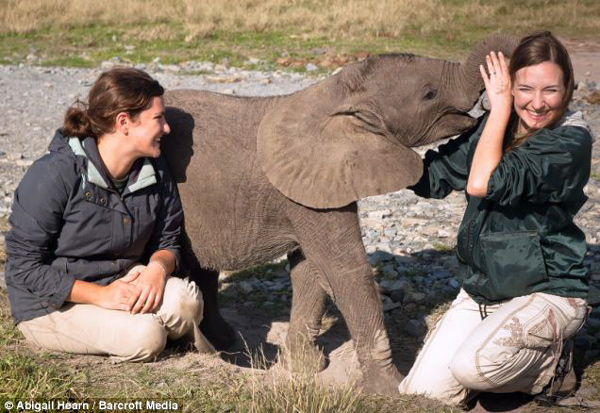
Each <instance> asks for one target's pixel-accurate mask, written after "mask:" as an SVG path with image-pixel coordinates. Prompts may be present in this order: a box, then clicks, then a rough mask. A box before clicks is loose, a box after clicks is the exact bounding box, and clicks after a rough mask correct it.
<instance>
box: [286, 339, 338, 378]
mask: <svg viewBox="0 0 600 413" xmlns="http://www.w3.org/2000/svg"><path fill="white" fill-rule="evenodd" d="M281 363H282V365H283V366H284V367H285V368H286V369H288V370H290V371H293V372H299V373H305V372H309V373H318V372H320V371H323V370H325V368H326V367H327V364H328V361H327V357H325V355H324V354H323V351H322V350H321V349H320V348H319V347H318V346H317V345H315V343H314V341H313V340H308V339H305V338H303V337H299V338H297V339H294V340H290V339H288V340H286V346H285V348H284V349H283V351H282V352H281Z"/></svg>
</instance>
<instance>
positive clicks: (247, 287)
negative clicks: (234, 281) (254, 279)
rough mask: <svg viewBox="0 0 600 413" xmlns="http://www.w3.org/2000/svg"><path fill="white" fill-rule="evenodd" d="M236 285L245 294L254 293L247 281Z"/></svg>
mask: <svg viewBox="0 0 600 413" xmlns="http://www.w3.org/2000/svg"><path fill="white" fill-rule="evenodd" d="M238 285H239V286H240V288H241V289H242V291H243V292H244V293H246V294H250V293H251V292H252V291H254V287H252V284H250V283H249V282H248V281H240V282H239V284H238Z"/></svg>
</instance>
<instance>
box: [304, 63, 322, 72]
mask: <svg viewBox="0 0 600 413" xmlns="http://www.w3.org/2000/svg"><path fill="white" fill-rule="evenodd" d="M304 68H305V69H306V71H307V72H314V71H315V70H319V66H317V65H316V64H314V63H307V64H306V66H304Z"/></svg>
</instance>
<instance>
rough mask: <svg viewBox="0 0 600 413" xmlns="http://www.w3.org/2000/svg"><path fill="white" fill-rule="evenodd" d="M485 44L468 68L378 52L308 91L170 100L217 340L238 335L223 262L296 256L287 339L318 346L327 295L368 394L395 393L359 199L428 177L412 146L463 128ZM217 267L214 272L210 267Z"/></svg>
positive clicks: (489, 42) (195, 260) (191, 266)
mask: <svg viewBox="0 0 600 413" xmlns="http://www.w3.org/2000/svg"><path fill="white" fill-rule="evenodd" d="M514 46H515V39H512V38H511V39H508V38H502V37H494V38H488V39H486V40H485V41H484V42H483V43H482V44H480V45H479V46H478V47H477V48H476V49H475V50H474V51H473V52H472V54H471V56H470V57H469V59H468V60H467V61H466V62H465V63H462V64H459V63H454V62H448V61H443V60H436V59H429V58H423V57H414V56H410V55H396V56H383V57H373V58H370V59H368V60H367V61H365V62H362V63H358V64H355V65H351V66H348V67H346V68H344V69H343V70H342V71H341V72H340V73H338V74H337V75H335V76H332V77H330V78H328V79H326V80H324V81H322V82H319V83H318V84H316V85H314V86H312V87H309V88H307V89H305V90H302V91H299V92H297V93H294V94H291V95H287V96H280V97H268V98H240V97H232V96H226V95H220V94H215V93H209V92H202V91H191V90H181V91H172V92H168V93H166V95H165V101H166V105H167V107H168V109H167V121H168V123H169V125H170V126H171V128H172V132H171V134H170V136H167V137H165V138H164V139H163V140H162V142H163V153H164V154H165V156H166V158H167V160H168V162H169V165H170V168H171V170H172V173H173V175H174V177H175V179H176V180H177V182H179V191H180V194H181V199H182V202H183V206H184V211H185V231H186V234H187V237H186V240H185V242H184V243H183V244H184V245H183V246H184V248H183V249H184V251H183V267H184V270H183V271H184V273H187V274H189V275H190V276H191V278H192V279H194V280H195V281H196V282H197V283H198V284H199V286H200V288H201V289H202V291H203V294H204V300H205V313H204V320H203V322H202V324H201V328H202V330H203V331H204V333H205V334H206V335H207V337H208V338H209V340H211V341H212V342H213V344H215V346H216V347H217V348H224V347H226V346H227V345H229V344H231V342H232V340H233V339H234V337H235V336H234V334H233V331H232V329H231V327H230V326H229V325H228V324H227V323H226V322H225V321H224V320H223V319H222V317H221V315H220V313H219V309H218V304H217V279H218V272H217V271H216V270H234V269H241V268H244V267H249V266H254V265H258V264H261V263H265V262H267V261H270V260H273V259H275V258H278V257H280V256H282V255H284V254H286V253H287V254H288V258H289V260H290V263H291V280H292V287H293V301H292V311H291V319H290V327H289V332H288V336H287V345H288V348H289V349H290V350H291V351H292V352H293V351H297V350H298V346H307V344H308V345H309V346H307V347H309V348H312V349H313V351H314V352H315V355H317V354H318V352H317V351H316V349H314V347H310V345H312V344H314V341H315V337H316V336H317V334H318V333H319V329H320V326H321V316H322V315H323V309H324V303H325V298H326V295H329V296H331V298H332V299H333V301H334V302H335V303H336V305H337V306H338V308H339V309H340V311H341V313H342V314H343V316H344V319H345V321H346V323H347V325H348V328H349V330H350V334H351V336H352V339H353V341H354V345H355V347H356V350H357V354H358V358H359V362H360V364H361V370H362V375H363V379H362V382H361V387H362V388H363V390H365V391H368V392H376V393H388V394H393V393H396V392H397V385H398V383H399V382H400V380H401V378H402V376H401V374H400V373H399V372H398V370H397V369H396V367H395V366H394V365H393V364H392V354H391V348H390V343H389V340H388V336H387V332H386V328H385V326H384V322H383V313H382V308H381V304H380V300H379V296H378V292H377V289H376V285H375V282H374V279H373V276H372V271H371V268H370V266H369V264H368V262H367V255H366V253H365V249H364V246H363V244H362V239H361V232H360V227H359V221H358V214H357V205H356V201H357V200H358V199H360V198H361V197H364V196H368V195H374V194H378V193H384V192H389V191H394V190H398V189H400V188H403V187H405V186H407V185H411V184H414V183H415V182H417V180H418V179H419V177H420V175H421V173H422V172H421V169H422V164H421V160H420V158H419V157H418V155H416V154H415V153H414V152H413V151H412V150H410V149H408V147H412V146H419V145H423V144H427V143H430V142H434V141H436V140H438V139H441V138H445V137H449V136H452V135H456V134H458V133H461V132H463V131H465V130H467V129H469V128H471V127H472V126H474V124H475V120H474V119H472V118H470V117H468V116H467V115H466V112H467V111H468V110H470V109H471V108H472V106H473V104H474V102H475V101H476V100H477V98H478V96H479V94H480V92H481V91H482V89H483V84H482V81H481V78H480V74H479V68H478V66H479V64H480V63H483V62H484V57H485V54H487V53H488V52H489V51H490V50H496V51H499V50H501V51H503V52H504V53H505V54H507V55H510V51H511V50H512V49H513V48H514ZM210 269H212V270H210Z"/></svg>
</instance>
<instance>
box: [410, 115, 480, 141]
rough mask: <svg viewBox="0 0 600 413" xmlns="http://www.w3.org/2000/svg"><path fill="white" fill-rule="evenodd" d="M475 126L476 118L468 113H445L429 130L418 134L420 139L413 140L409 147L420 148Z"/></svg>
mask: <svg viewBox="0 0 600 413" xmlns="http://www.w3.org/2000/svg"><path fill="white" fill-rule="evenodd" d="M476 124H477V118H474V117H472V116H471V115H470V112H469V113H466V112H459V111H452V112H447V113H445V114H443V115H442V116H440V117H439V118H438V119H437V120H436V121H435V122H433V123H432V125H431V127H430V128H429V130H427V131H425V133H423V134H419V136H420V138H417V139H416V140H414V141H413V142H412V144H411V146H422V145H427V144H430V143H434V142H436V141H439V140H442V139H447V138H451V137H453V136H456V135H459V134H461V133H463V132H466V131H467V130H469V129H471V128H472V127H473V126H475V125H476Z"/></svg>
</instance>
